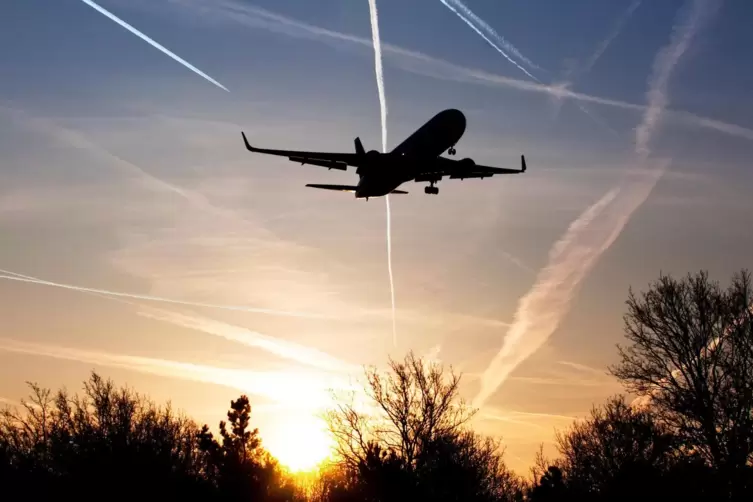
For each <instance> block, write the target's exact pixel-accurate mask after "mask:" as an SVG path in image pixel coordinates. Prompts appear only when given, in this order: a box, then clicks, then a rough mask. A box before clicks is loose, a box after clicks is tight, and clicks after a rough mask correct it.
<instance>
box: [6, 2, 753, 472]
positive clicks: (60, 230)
mask: <svg viewBox="0 0 753 502" xmlns="http://www.w3.org/2000/svg"><path fill="white" fill-rule="evenodd" d="M369 3H370V2H369V1H367V0H361V1H360V2H345V1H342V0H327V1H325V2H319V3H318V5H316V6H313V5H311V4H309V3H306V2H302V1H300V0H290V1H288V2H271V1H270V0H254V1H253V2H250V1H241V0H221V1H209V0H173V1H170V2H159V3H155V2H148V1H146V0H128V1H126V0H101V1H98V2H96V4H93V2H90V1H83V0H70V1H68V2H59V3H55V5H50V6H47V7H46V8H45V9H34V7H33V6H32V5H30V4H28V3H15V4H12V5H10V6H6V7H4V8H3V9H2V12H3V14H4V15H3V16H2V17H0V28H3V29H0V41H2V42H3V43H4V45H5V46H6V47H8V48H10V50H8V51H4V52H3V54H2V55H0V64H2V65H3V66H4V67H6V68H9V69H10V72H9V74H10V75H11V76H10V78H7V79H3V81H2V82H0V116H2V134H0V148H2V152H3V163H2V164H1V165H0V232H2V235H3V243H4V245H3V246H2V247H0V279H2V280H1V281H0V295H1V296H0V297H1V298H2V302H0V304H1V305H2V306H1V307H0V309H2V310H0V316H1V317H2V319H3V320H4V325H5V330H4V332H3V333H2V334H1V335H0V338H1V340H0V379H1V381H2V382H3V383H2V385H0V402H4V403H8V402H10V403H14V402H18V400H19V399H20V398H21V397H23V396H25V395H26V389H25V382H26V381H36V382H38V383H39V384H40V385H42V386H43V387H50V388H58V387H59V386H66V387H68V388H69V389H71V390H74V389H75V390H78V389H79V388H80V382H82V381H83V380H84V379H85V378H86V376H87V374H88V372H89V370H91V369H92V368H93V369H95V370H96V371H98V372H100V373H101V374H102V375H104V376H106V377H108V378H112V379H113V380H114V381H115V382H116V383H118V384H128V385H129V386H130V387H133V388H135V389H137V390H138V391H140V392H144V393H147V394H149V395H150V396H151V397H152V398H153V399H155V400H157V401H158V402H164V401H167V400H170V401H172V403H173V404H174V405H175V406H176V407H177V408H180V409H181V410H184V411H185V412H186V413H187V414H188V415H190V416H191V417H193V418H194V419H195V420H196V421H198V422H200V423H207V424H210V425H211V426H213V427H214V426H215V424H216V423H217V422H218V421H219V420H220V419H222V417H223V414H224V411H225V410H226V409H227V405H228V403H229V402H230V400H231V399H235V398H236V397H237V396H238V395H239V394H240V393H245V394H247V395H248V396H249V398H250V401H251V407H252V424H253V426H254V427H258V428H259V430H260V433H261V437H262V440H263V441H264V444H265V445H267V447H268V448H269V449H270V452H271V453H272V454H273V455H276V456H278V457H279V458H280V460H281V462H283V463H284V464H287V465H289V466H291V467H293V466H294V465H297V466H300V467H301V468H305V467H306V466H308V465H310V464H311V463H313V462H315V461H316V458H314V457H315V456H316V455H314V456H310V457H308V458H306V459H303V458H300V453H299V452H295V451H291V448H290V446H289V445H290V444H292V443H293V442H298V443H300V442H301V441H306V440H310V441H312V443H311V448H313V449H315V450H316V451H317V452H319V453H318V454H317V455H319V456H321V452H322V451H324V450H326V441H327V440H326V436H325V434H324V433H323V432H321V431H319V430H318V427H319V426H320V425H321V424H320V422H318V421H317V419H316V414H317V413H318V412H319V411H321V409H322V407H326V406H328V405H329V403H330V401H329V397H328V389H330V388H335V389H348V388H350V386H351V379H352V377H354V376H357V377H360V376H361V375H362V367H363V366H364V365H376V366H378V367H384V366H385V364H386V362H387V358H388V356H392V357H393V358H397V359H401V358H402V356H403V355H404V354H405V353H407V352H408V351H409V350H413V351H415V353H416V354H417V355H420V356H424V357H426V358H428V359H431V360H436V361H438V362H441V363H442V364H444V365H448V366H449V365H451V366H452V367H453V368H455V369H456V370H458V371H459V372H462V373H463V374H464V376H463V379H462V381H461V395H462V396H463V397H464V398H465V399H467V400H468V401H471V402H473V404H474V405H477V406H479V407H480V411H479V414H478V417H477V419H475V420H474V428H475V429H476V430H477V431H478V432H481V433H484V434H490V435H494V436H501V438H502V440H503V444H504V445H505V447H506V454H505V458H506V460H507V462H508V463H509V465H510V466H511V467H512V468H513V469H515V470H516V471H518V472H526V471H527V468H528V466H529V465H530V464H531V463H532V461H533V458H534V455H535V453H536V451H537V449H538V445H539V444H540V443H544V445H545V453H547V454H552V453H553V452H554V449H553V448H554V443H553V441H554V431H555V429H560V430H561V429H563V428H565V427H567V426H569V425H570V424H571V423H572V421H573V419H576V418H579V417H584V416H586V415H587V414H588V413H589V411H590V410H591V407H592V406H593V405H594V404H596V403H600V402H602V401H603V400H604V399H605V398H606V397H608V396H610V395H613V394H616V393H619V392H622V387H621V386H620V385H619V383H618V382H617V381H616V380H615V379H613V378H611V377H610V376H608V374H607V367H608V365H610V364H612V363H614V362H615V361H616V357H617V353H616V349H615V344H617V343H620V342H621V341H622V315H623V314H624V311H625V300H626V299H627V295H628V291H629V288H633V290H635V291H642V290H644V289H646V288H647V287H648V286H649V284H650V283H652V282H653V281H654V280H656V279H657V277H658V276H659V274H660V273H664V274H672V275H675V276H684V275H686V274H687V273H692V272H696V271H698V270H700V269H703V270H708V271H709V273H710V276H711V277H712V278H714V279H715V280H718V281H720V282H726V281H727V280H728V278H729V277H730V276H731V275H732V274H733V273H734V272H735V271H737V270H739V269H740V268H746V267H747V268H751V267H750V259H749V257H748V255H747V250H748V249H750V245H751V244H752V243H753V238H752V237H751V236H750V235H749V233H746V232H742V231H740V229H744V228H749V227H750V226H751V223H753V221H751V220H753V200H751V199H750V197H749V196H748V192H749V191H750V188H751V186H753V174H751V173H750V172H749V170H748V169H746V168H747V167H748V164H749V161H748V160H747V159H749V158H750V155H751V153H753V105H752V104H751V103H750V100H746V99H745V98H746V96H747V94H748V91H749V89H750V88H751V85H753V66H751V65H744V64H740V62H742V61H745V59H744V58H745V53H744V52H743V50H744V49H743V48H744V47H746V46H749V45H750V42H752V41H753V34H750V33H749V32H748V31H745V30H744V27H745V26H746V20H750V18H751V16H750V12H748V11H747V10H745V8H744V7H743V6H742V4H735V3H733V2H723V1H721V0H688V1H684V0H676V1H675V0H673V1H668V2H663V3H662V4H661V5H659V4H655V3H649V2H647V1H640V0H623V1H619V2H611V3H609V4H607V3H606V2H598V1H596V0H578V1H576V2H570V3H568V5H564V4H563V3H561V2H557V1H555V0H542V1H541V2H539V3H538V4H536V5H532V4H531V3H530V2H526V3H524V2H520V1H518V2H515V1H509V2H503V3H499V2H493V1H492V0H467V1H464V2H458V1H457V0H446V1H445V0H424V1H423V2H416V3H415V4H411V5H410V6H406V5H402V4H399V3H398V2H387V1H384V0H382V1H381V2H379V1H378V2H376V6H377V8H378V28H379V35H380V36H379V39H380V42H381V51H379V52H381V54H377V55H376V56H377V57H376V58H375V50H374V46H373V39H372V26H371V21H376V17H374V16H370V9H369V7H370V5H369ZM93 7H94V8H93ZM97 7H99V8H100V9H106V11H108V12H110V13H112V14H114V15H115V16H117V18H118V19H120V20H121V21H124V22H126V23H127V24H128V25H129V26H130V27H131V28H133V29H136V30H139V31H140V32H141V33H142V34H143V35H145V36H146V37H147V38H148V39H149V40H151V42H150V41H148V40H146V39H145V38H144V37H143V36H141V35H136V34H135V33H134V32H132V31H131V32H129V29H128V28H126V27H124V26H123V25H122V24H120V25H118V24H119V23H118V21H115V20H114V19H112V18H108V16H107V15H106V14H105V15H103V12H102V11H101V10H99V11H98V10H97ZM746 14H747V16H746ZM406 18H408V19H411V20H412V22H411V23H410V26H408V23H405V19H406ZM114 21H115V22H114ZM746 41H747V42H748V44H746ZM154 42H156V43H157V44H159V47H158V46H156V45H154ZM160 47H161V48H160ZM166 51H168V52H169V53H170V54H172V55H170V54H168V52H166ZM382 65H383V66H382ZM380 68H382V69H383V75H381V77H383V96H380V88H381V85H382V82H380V84H379V86H380V87H379V88H378V85H377V80H379V79H375V74H376V76H379V75H380V73H381V72H380ZM532 77H533V78H532ZM537 80H538V82H537ZM380 97H381V98H382V101H383V102H382V103H381V104H386V110H385V109H380ZM447 108H456V109H459V110H461V111H463V113H464V114H465V116H466V119H467V129H466V131H465V135H464V136H463V138H462V139H461V140H460V142H459V143H458V144H457V146H456V148H457V152H458V153H457V157H456V158H459V159H460V158H464V157H471V158H473V159H474V160H475V161H476V162H478V163H484V164H487V165H493V166H499V167H506V168H507V167H509V168H517V167H518V164H519V162H520V155H521V154H525V156H526V162H527V165H528V170H527V172H526V173H525V174H523V175H520V176H510V177H507V176H501V177H494V178H491V179H484V180H464V181H460V180H444V181H442V182H440V183H439V186H440V187H441V188H442V190H441V191H440V193H439V194H438V195H436V196H433V195H432V196H429V195H425V194H424V193H423V190H422V184H419V183H406V184H405V185H403V186H402V187H401V189H404V190H407V191H408V192H409V194H407V195H397V196H394V197H390V198H389V204H390V212H391V218H390V220H389V224H390V228H389V230H390V236H391V263H390V264H388V248H387V241H386V232H387V231H388V227H387V225H388V222H387V218H386V216H387V214H386V207H385V201H384V200H382V199H372V200H370V201H368V202H366V201H363V200H355V199H354V198H353V197H352V195H351V194H347V193H346V194H342V193H337V192H325V191H318V190H313V189H310V188H307V187H305V186H304V185H305V184H306V183H352V182H353V180H354V179H355V173H354V172H353V171H352V170H350V169H349V171H348V172H346V173H338V172H337V171H327V170H325V169H322V168H319V167H316V166H310V165H304V166H301V165H299V164H296V163H292V162H289V161H287V160H285V159H275V158H272V157H265V156H260V155H257V154H252V153H250V152H248V151H246V149H245V148H244V145H243V141H242V138H241V131H245V134H246V136H248V138H249V141H250V142H251V143H252V144H254V145H257V146H259V147H264V148H282V149H295V150H316V151H336V152H347V153H350V152H352V151H353V140H354V138H355V137H360V138H361V140H362V141H363V144H364V146H365V148H366V150H372V149H373V150H380V151H381V150H382V146H383V141H384V140H386V141H384V143H385V144H386V150H390V149H392V148H394V147H395V146H396V145H397V144H399V143H400V142H401V141H402V140H403V139H404V138H405V137H407V136H408V135H409V134H410V133H412V132H413V131H414V130H415V129H417V128H418V127H420V126H421V125H422V124H423V123H425V122H426V121H427V120H429V119H430V118H431V117H432V116H434V115H435V114H436V113H437V112H439V111H441V110H443V109H447ZM382 119H386V122H385V123H384V124H383V123H382ZM385 133H386V138H384V137H383V135H385ZM388 268H389V270H388ZM390 273H391V275H392V278H393V279H394V305H395V311H394V313H395V315H394V318H393V311H392V301H393V296H392V293H393V291H391V287H390ZM393 322H394V329H395V332H394V335H395V336H396V345H395V344H393ZM294 415H297V416H294ZM300 417H303V418H300ZM294 468H295V467H294Z"/></svg>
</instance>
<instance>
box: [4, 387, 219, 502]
mask: <svg viewBox="0 0 753 502" xmlns="http://www.w3.org/2000/svg"><path fill="white" fill-rule="evenodd" d="M29 385H30V387H31V389H32V395H31V397H30V399H29V400H28V401H27V400H23V401H22V410H23V411H21V412H19V411H17V410H14V409H11V408H8V409H6V410H4V411H3V412H2V413H1V414H0V452H2V458H1V459H0V460H2V461H3V467H2V469H0V473H2V475H3V479H2V486H3V489H4V490H7V491H8V492H9V493H24V494H25V495H27V496H28V497H29V498H31V499H34V500H37V499H40V500H41V499H47V498H50V497H61V496H75V497H76V498H77V499H79V500H82V499H84V500H88V499H89V498H92V499H94V498H96V499H101V498H102V497H103V496H104V495H105V494H109V493H111V491H112V489H113V487H116V486H117V487H118V495H119V496H121V497H125V498H131V497H137V496H139V495H140V494H143V493H144V491H145V490H148V491H149V493H150V494H153V495H154V496H155V497H170V498H172V497H185V496H189V495H194V496H196V495H198V496H202V495H209V494H210V493H211V488H210V487H209V485H208V484H207V483H206V482H205V479H204V478H203V477H202V476H201V466H200V452H199V449H198V443H197V441H196V433H197V432H198V428H197V427H196V425H195V424H194V423H193V422H192V421H191V420H189V419H187V418H185V417H183V416H180V415H176V414H175V413H173V411H172V410H171V408H170V406H169V404H168V405H167V406H166V407H158V406H156V405H155V404H154V403H152V402H151V401H149V400H148V399H146V398H145V397H143V396H140V395H138V394H136V393H135V392H133V391H131V390H129V389H127V388H121V389H116V388H115V387H114V385H113V384H112V382H111V381H109V380H108V381H105V380H103V379H102V378H101V377H100V376H99V375H98V374H96V373H92V374H91V377H90V378H89V380H88V381H87V382H85V383H84V394H83V396H78V395H76V396H73V397H71V396H69V395H68V393H67V392H66V391H65V390H60V391H58V392H57V393H56V394H55V395H54V396H53V395H52V394H51V392H50V391H49V390H47V389H42V388H40V387H39V386H38V385H36V384H33V383H30V384H29ZM84 487H85V488H86V489H85V490H83V488H84Z"/></svg>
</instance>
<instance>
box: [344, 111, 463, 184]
mask: <svg viewBox="0 0 753 502" xmlns="http://www.w3.org/2000/svg"><path fill="white" fill-rule="evenodd" d="M465 126H466V120H465V115H463V112H461V111H460V110H456V109H452V108H450V109H447V110H444V111H441V112H439V113H438V114H436V115H435V116H434V117H432V118H431V120H429V121H428V122H426V123H425V124H424V125H423V126H421V127H420V128H419V129H418V130H416V132H414V133H413V134H411V135H410V136H409V137H408V138H407V139H406V140H405V141H403V142H402V143H400V144H399V145H398V146H396V147H395V148H394V149H393V150H392V151H390V152H388V153H381V154H379V155H374V156H373V159H374V160H373V162H370V163H368V164H366V165H364V166H362V167H360V168H359V169H358V171H357V172H358V175H359V176H360V179H359V182H358V186H357V188H356V193H355V195H356V198H359V199H360V198H368V197H382V196H384V195H387V194H389V193H390V192H392V191H393V190H395V189H396V188H397V187H399V186H400V185H402V184H403V183H405V182H407V181H411V180H412V179H414V178H415V177H416V175H417V174H418V173H420V172H424V171H425V166H426V165H429V164H430V163H431V161H433V160H434V159H436V158H437V157H439V156H440V155H442V153H444V152H447V151H449V150H451V149H452V148H453V147H454V146H455V145H456V144H457V142H458V141H459V140H460V138H461V137H462V136H463V133H464V132H465Z"/></svg>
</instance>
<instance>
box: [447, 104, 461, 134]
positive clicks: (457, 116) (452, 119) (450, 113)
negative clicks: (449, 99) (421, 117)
mask: <svg viewBox="0 0 753 502" xmlns="http://www.w3.org/2000/svg"><path fill="white" fill-rule="evenodd" d="M442 115H444V117H443V119H444V120H446V121H447V123H449V124H454V126H455V128H456V129H457V131H458V133H459V134H462V133H463V132H464V131H465V126H466V120H465V114H464V113H463V112H461V111H460V110H458V109H456V108H448V109H447V110H445V111H443V112H442Z"/></svg>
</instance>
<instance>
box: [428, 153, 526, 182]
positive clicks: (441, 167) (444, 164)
mask: <svg viewBox="0 0 753 502" xmlns="http://www.w3.org/2000/svg"><path fill="white" fill-rule="evenodd" d="M526 169H527V166H526V158H525V155H521V156H520V169H509V168H504V167H491V166H484V165H481V164H476V163H475V162H473V160H471V159H462V160H454V159H448V158H446V157H438V158H437V159H436V161H435V162H434V163H433V164H432V165H431V166H429V167H428V168H427V169H426V170H424V172H422V173H421V174H420V175H419V176H416V178H415V181H439V180H440V179H442V178H443V177H445V176H448V177H449V178H450V179H466V178H491V177H492V176H495V175H498V174H520V173H524V172H526Z"/></svg>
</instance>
